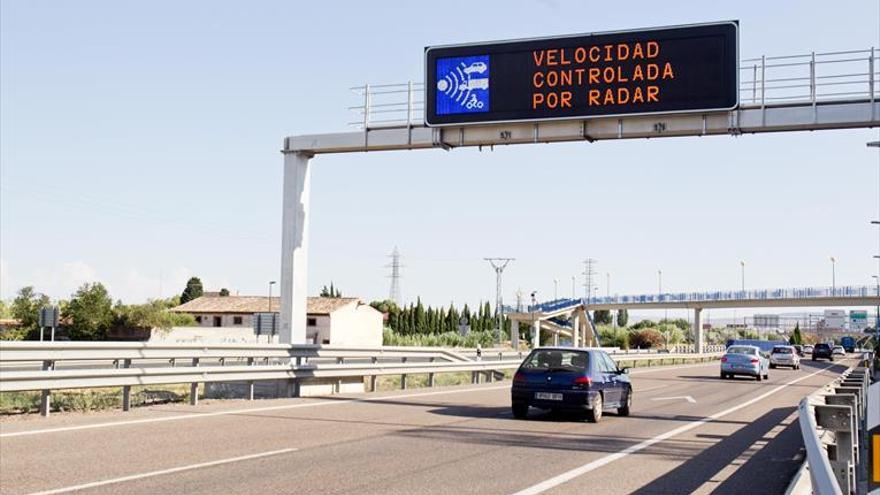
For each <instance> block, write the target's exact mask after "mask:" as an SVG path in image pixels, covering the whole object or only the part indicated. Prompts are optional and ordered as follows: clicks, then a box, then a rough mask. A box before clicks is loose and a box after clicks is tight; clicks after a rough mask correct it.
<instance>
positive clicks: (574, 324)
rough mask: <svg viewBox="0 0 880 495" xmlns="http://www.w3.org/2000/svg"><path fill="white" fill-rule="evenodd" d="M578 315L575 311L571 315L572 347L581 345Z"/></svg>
mask: <svg viewBox="0 0 880 495" xmlns="http://www.w3.org/2000/svg"><path fill="white" fill-rule="evenodd" d="M580 320H581V319H580V317H579V316H578V314H577V313H574V314H572V315H571V345H572V346H574V347H580V346H581V326H580Z"/></svg>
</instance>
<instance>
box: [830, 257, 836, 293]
mask: <svg viewBox="0 0 880 495" xmlns="http://www.w3.org/2000/svg"><path fill="white" fill-rule="evenodd" d="M836 265H837V258H835V257H834V256H832V257H831V296H832V297H833V296H834V295H835V294H836V293H837V273H836V272H837V270H836V269H835V266H836Z"/></svg>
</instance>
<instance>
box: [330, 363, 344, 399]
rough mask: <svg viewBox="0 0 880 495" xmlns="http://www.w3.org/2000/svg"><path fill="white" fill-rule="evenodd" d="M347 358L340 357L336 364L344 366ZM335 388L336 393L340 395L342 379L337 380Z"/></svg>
mask: <svg viewBox="0 0 880 495" xmlns="http://www.w3.org/2000/svg"><path fill="white" fill-rule="evenodd" d="M344 363H345V358H342V357H338V358H336V364H344ZM333 388H334V389H335V390H334V391H335V393H337V394H338V393H339V392H341V391H342V378H339V379H337V380H336V383H334V384H333Z"/></svg>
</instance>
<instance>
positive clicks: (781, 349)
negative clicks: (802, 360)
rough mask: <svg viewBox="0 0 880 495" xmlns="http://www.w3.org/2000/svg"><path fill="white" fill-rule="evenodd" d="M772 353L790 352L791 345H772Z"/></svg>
mask: <svg viewBox="0 0 880 495" xmlns="http://www.w3.org/2000/svg"><path fill="white" fill-rule="evenodd" d="M773 354H791V347H774V348H773Z"/></svg>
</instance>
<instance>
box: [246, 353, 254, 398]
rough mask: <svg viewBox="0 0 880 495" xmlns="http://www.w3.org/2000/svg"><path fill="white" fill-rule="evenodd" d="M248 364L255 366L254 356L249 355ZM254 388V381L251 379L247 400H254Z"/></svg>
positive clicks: (248, 385) (248, 384) (248, 383)
mask: <svg viewBox="0 0 880 495" xmlns="http://www.w3.org/2000/svg"><path fill="white" fill-rule="evenodd" d="M247 364H248V366H253V365H254V358H252V357H249V358H248V359H247ZM254 388H255V387H254V381H253V380H249V381H248V382H247V400H254Z"/></svg>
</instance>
